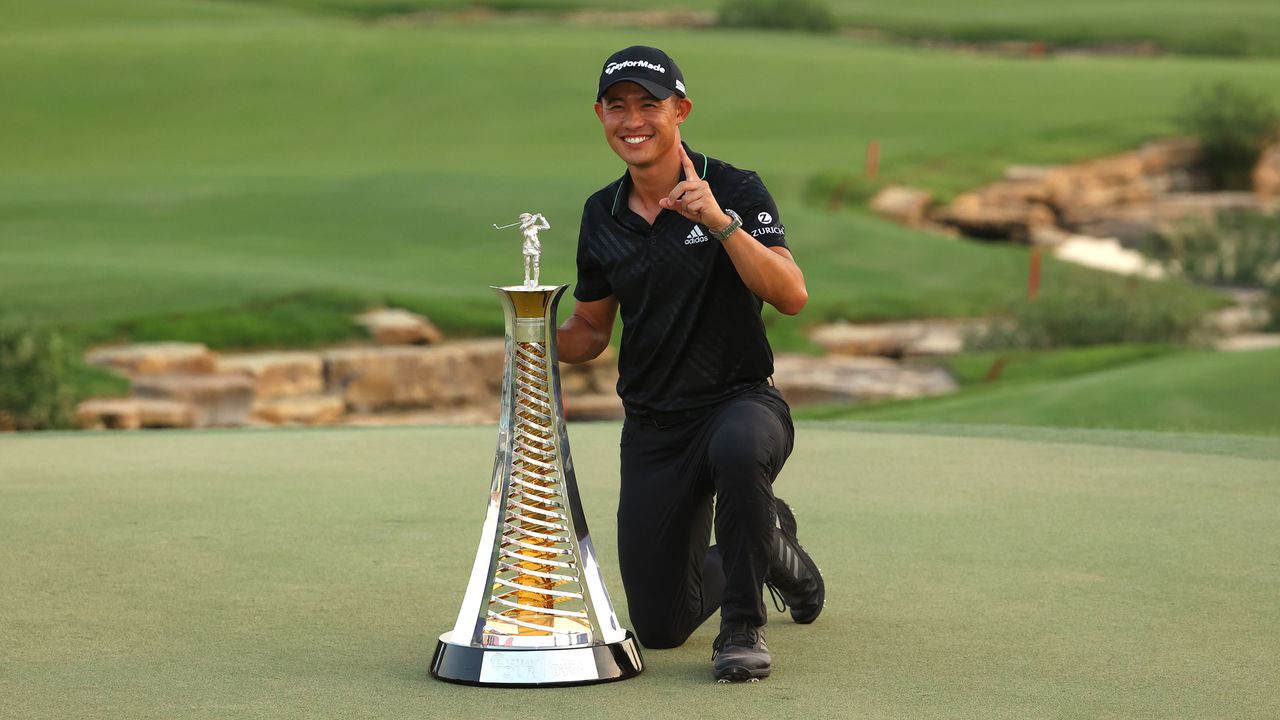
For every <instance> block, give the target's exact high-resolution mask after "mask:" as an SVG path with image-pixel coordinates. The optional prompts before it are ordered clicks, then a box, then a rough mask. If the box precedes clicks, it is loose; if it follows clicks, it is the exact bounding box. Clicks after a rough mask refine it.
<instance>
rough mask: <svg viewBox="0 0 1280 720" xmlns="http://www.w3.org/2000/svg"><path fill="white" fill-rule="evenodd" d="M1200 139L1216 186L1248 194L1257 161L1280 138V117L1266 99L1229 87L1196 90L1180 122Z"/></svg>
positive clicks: (1218, 85) (1184, 104)
mask: <svg viewBox="0 0 1280 720" xmlns="http://www.w3.org/2000/svg"><path fill="white" fill-rule="evenodd" d="M1178 123H1179V125H1180V126H1181V127H1182V129H1183V130H1184V131H1186V132H1188V133H1191V134H1194V135H1196V136H1198V137H1199V138H1200V142H1201V143H1202V144H1203V147H1204V151H1205V156H1206V159H1207V161H1208V164H1209V172H1210V174H1211V175H1212V176H1213V181H1214V183H1215V185H1216V186H1218V187H1221V188H1225V189H1230V190H1247V189H1248V188H1249V187H1250V185H1251V182H1252V181H1251V173H1252V172H1253V167H1254V165H1256V164H1257V162H1258V156H1259V155H1261V154H1262V150H1263V149H1264V148H1265V147H1266V146H1267V144H1268V143H1270V142H1271V141H1273V140H1275V139H1276V137H1277V133H1278V132H1280V115H1278V114H1277V113H1276V109H1275V107H1274V106H1273V105H1272V104H1271V102H1270V100H1268V98H1267V96H1266V95H1264V94H1262V93H1255V92H1251V91H1249V90H1247V89H1245V88H1242V87H1240V86H1238V85H1234V84H1232V83H1229V82H1220V83H1218V84H1217V85H1213V86H1211V87H1207V88H1204V87H1201V88H1196V89H1195V90H1193V91H1192V92H1191V93H1190V95H1188V96H1187V98H1186V100H1185V101H1184V102H1183V107H1182V111H1181V113H1180V115H1179V117H1178Z"/></svg>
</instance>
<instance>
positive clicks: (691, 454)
mask: <svg viewBox="0 0 1280 720" xmlns="http://www.w3.org/2000/svg"><path fill="white" fill-rule="evenodd" d="M794 440H795V429H794V428H793V426H792V424H791V411H790V409H789V408H788V407H787V404H786V402H785V401H784V400H783V399H782V396H781V395H780V394H779V393H778V391H777V390H775V389H774V388H772V387H770V386H768V385H761V386H760V387H758V388H756V389H754V390H750V391H748V392H746V393H743V394H741V395H738V396H735V397H733V398H730V399H729V400H726V401H725V402H723V403H721V404H720V405H718V406H716V407H715V408H713V409H711V410H709V411H706V412H704V413H701V414H698V415H697V416H695V417H691V418H689V417H686V418H675V419H673V418H670V417H666V418H658V419H655V418H639V417H628V418H627V420H626V422H625V423H624V424H623V426H622V441H621V457H622V473H621V475H622V489H621V494H620V497H619V501H618V556H619V561H620V562H619V564H620V566H621V570H622V584H623V588H624V589H625V591H626V594H627V605H628V607H629V608H630V611H631V624H632V629H633V631H634V632H635V634H636V637H637V638H638V639H639V640H640V642H641V643H642V644H643V645H644V646H645V647H650V648H668V647H676V646H678V645H680V644H682V643H683V642H684V641H685V640H686V639H688V637H689V635H691V634H692V633H693V631H694V630H696V629H697V628H698V626H699V625H701V624H702V623H703V621H705V620H706V619H707V618H709V617H710V616H711V615H712V614H714V613H715V611H716V610H717V609H719V610H720V611H721V621H722V622H728V621H738V620H746V621H749V622H751V623H752V624H754V625H757V626H760V625H764V624H765V618H766V616H765V607H764V600H763V598H762V591H763V587H762V586H763V584H764V578H765V573H766V572H767V571H768V569H769V556H770V549H771V548H772V545H773V541H774V537H773V533H774V526H775V515H776V513H775V510H774V503H773V480H774V479H775V478H776V477H777V476H778V472H779V471H781V470H782V465H783V463H784V462H786V459H787V456H788V455H790V454H791V448H792V446H793V443H794ZM713 501H714V513H713ZM713 524H714V527H715V532H716V545H715V546H712V547H708V546H709V545H710V542H711V528H712V526H713Z"/></svg>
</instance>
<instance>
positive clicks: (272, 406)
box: [252, 395, 347, 425]
mask: <svg viewBox="0 0 1280 720" xmlns="http://www.w3.org/2000/svg"><path fill="white" fill-rule="evenodd" d="M346 411H347V404H346V403H345V402H343V400H342V398H340V397H335V396H332V395H295V396H291V397H274V398H267V399H260V400H255V401H254V403H253V407H252V413H253V419H254V420H258V421H260V422H265V423H268V424H271V425H334V424H337V423H338V422H339V421H341V420H342V416H343V414H344V413H346Z"/></svg>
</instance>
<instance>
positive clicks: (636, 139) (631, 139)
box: [622, 135, 649, 145]
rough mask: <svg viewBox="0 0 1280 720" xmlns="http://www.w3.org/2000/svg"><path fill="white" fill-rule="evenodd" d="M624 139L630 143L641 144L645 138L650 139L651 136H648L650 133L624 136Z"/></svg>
mask: <svg viewBox="0 0 1280 720" xmlns="http://www.w3.org/2000/svg"><path fill="white" fill-rule="evenodd" d="M622 139H623V141H625V142H626V143H627V144H628V145H639V144H640V143H642V142H644V141H645V140H648V139H649V136H648V135H637V136H635V137H624V138H622Z"/></svg>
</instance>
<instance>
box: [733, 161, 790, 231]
mask: <svg viewBox="0 0 1280 720" xmlns="http://www.w3.org/2000/svg"><path fill="white" fill-rule="evenodd" d="M734 201H735V204H734V205H732V206H730V207H731V208H732V209H733V210H734V211H735V212H737V213H738V215H740V216H742V229H743V230H746V231H747V233H748V234H750V235H751V237H753V238H755V239H756V240H758V241H759V242H760V244H761V245H764V246H766V247H787V229H786V228H785V227H783V225H782V219H781V218H780V217H778V206H777V204H776V203H774V201H773V196H772V195H770V194H769V190H768V189H767V188H765V186H764V181H762V180H761V179H760V176H759V175H757V174H755V173H753V172H747V173H745V176H744V177H743V179H742V185H741V187H740V189H739V191H738V193H737V197H735V198H734Z"/></svg>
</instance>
